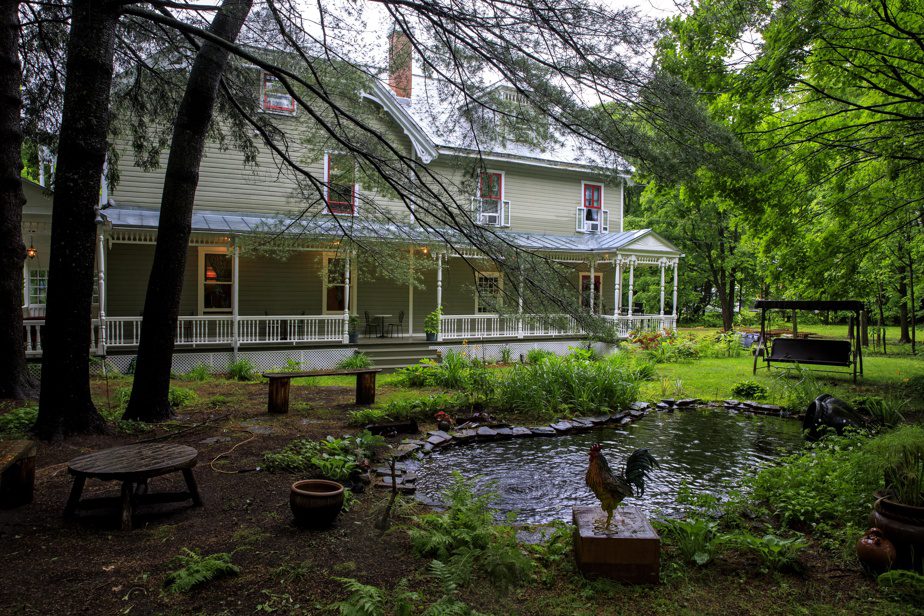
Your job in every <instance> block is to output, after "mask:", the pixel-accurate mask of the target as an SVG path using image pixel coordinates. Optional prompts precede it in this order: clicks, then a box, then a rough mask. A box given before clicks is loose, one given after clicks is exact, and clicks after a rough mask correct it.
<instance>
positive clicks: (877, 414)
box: [853, 396, 908, 428]
mask: <svg viewBox="0 0 924 616" xmlns="http://www.w3.org/2000/svg"><path fill="white" fill-rule="evenodd" d="M853 405H854V407H856V409H857V410H858V411H859V412H861V413H864V414H865V415H868V416H869V417H870V419H872V420H873V422H874V423H875V424H876V425H878V426H882V427H885V428H893V427H895V426H897V425H898V424H900V423H902V422H904V421H905V416H904V415H902V410H904V409H905V408H906V407H907V406H908V401H907V400H903V399H900V398H895V397H891V396H890V397H888V398H882V397H880V396H857V397H856V398H854V399H853Z"/></svg>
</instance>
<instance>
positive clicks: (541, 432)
mask: <svg viewBox="0 0 924 616" xmlns="http://www.w3.org/2000/svg"><path fill="white" fill-rule="evenodd" d="M529 431H530V432H532V433H533V436H555V435H556V434H558V432H556V431H555V428H551V427H549V426H536V427H535V428H530V429H529Z"/></svg>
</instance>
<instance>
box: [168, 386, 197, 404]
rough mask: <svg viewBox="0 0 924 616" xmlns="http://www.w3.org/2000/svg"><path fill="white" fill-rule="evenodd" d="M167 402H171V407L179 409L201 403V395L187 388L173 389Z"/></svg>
mask: <svg viewBox="0 0 924 616" xmlns="http://www.w3.org/2000/svg"><path fill="white" fill-rule="evenodd" d="M167 401H168V402H170V406H172V407H176V408H179V407H181V406H189V405H190V404H195V403H196V402H198V401H199V395H198V394H197V393H196V392H194V391H193V390H191V389H187V388H186V387H171V388H170V391H169V392H168V393H167Z"/></svg>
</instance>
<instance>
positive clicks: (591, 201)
mask: <svg viewBox="0 0 924 616" xmlns="http://www.w3.org/2000/svg"><path fill="white" fill-rule="evenodd" d="M584 207H585V208H587V209H588V210H599V209H601V208H602V207H603V186H601V185H600V184H584Z"/></svg>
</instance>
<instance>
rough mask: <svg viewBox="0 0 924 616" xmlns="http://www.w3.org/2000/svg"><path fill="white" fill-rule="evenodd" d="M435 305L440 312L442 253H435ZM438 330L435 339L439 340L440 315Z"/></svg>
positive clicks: (441, 332)
mask: <svg viewBox="0 0 924 616" xmlns="http://www.w3.org/2000/svg"><path fill="white" fill-rule="evenodd" d="M436 307H437V309H440V311H441V312H442V310H441V309H442V308H443V253H437V255H436ZM440 319H441V322H440V330H439V331H438V332H437V333H436V339H437V340H438V341H441V340H442V339H443V323H442V316H441V317H440Z"/></svg>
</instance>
